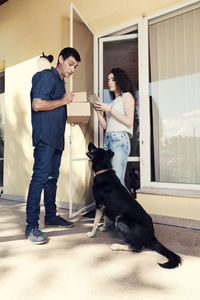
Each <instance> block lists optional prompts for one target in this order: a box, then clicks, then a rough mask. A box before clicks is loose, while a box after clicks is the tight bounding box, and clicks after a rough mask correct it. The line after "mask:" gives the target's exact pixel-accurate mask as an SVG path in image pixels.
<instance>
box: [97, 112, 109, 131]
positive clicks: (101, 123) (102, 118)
mask: <svg viewBox="0 0 200 300" xmlns="http://www.w3.org/2000/svg"><path fill="white" fill-rule="evenodd" d="M96 112H97V117H98V120H99V123H100V125H101V127H102V128H103V129H104V130H105V129H106V127H107V123H106V120H105V118H104V116H103V114H102V112H101V111H99V110H97V111H96Z"/></svg>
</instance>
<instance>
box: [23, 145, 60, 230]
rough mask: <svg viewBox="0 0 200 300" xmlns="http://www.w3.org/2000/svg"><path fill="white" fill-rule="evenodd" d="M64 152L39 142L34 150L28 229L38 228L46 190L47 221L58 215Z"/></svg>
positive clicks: (28, 206) (27, 211) (28, 204)
mask: <svg viewBox="0 0 200 300" xmlns="http://www.w3.org/2000/svg"><path fill="white" fill-rule="evenodd" d="M61 156H62V151H59V150H57V149H54V148H52V147H50V146H48V145H47V144H44V143H43V142H39V143H38V145H36V147H35V149H34V166H33V175H32V180H31V183H30V186H29V192H28V199H27V205H26V217H27V219H26V221H27V223H28V226H27V228H33V227H35V226H38V221H39V214H40V198H41V193H42V190H43V189H44V205H45V219H48V218H50V217H51V216H53V215H55V214H56V204H55V198H56V190H57V180H58V176H59V168H60V162H61Z"/></svg>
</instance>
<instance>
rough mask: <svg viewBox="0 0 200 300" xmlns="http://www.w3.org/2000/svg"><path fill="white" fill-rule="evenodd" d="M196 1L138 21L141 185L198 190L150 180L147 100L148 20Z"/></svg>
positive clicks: (182, 185)
mask: <svg viewBox="0 0 200 300" xmlns="http://www.w3.org/2000/svg"><path fill="white" fill-rule="evenodd" d="M196 2H198V1H187V2H186V3H184V4H183V3H178V4H176V5H173V6H171V7H169V8H167V9H163V10H161V11H158V12H155V13H152V14H149V15H147V16H145V17H144V18H141V19H140V21H139V22H138V45H139V46H138V53H139V90H140V120H142V122H140V158H141V159H140V170H141V172H140V183H141V188H142V187H149V188H151V187H152V188H166V189H181V190H200V185H198V184H183V183H164V182H153V181H151V155H150V154H151V148H150V147H151V143H150V141H151V134H150V101H149V34H148V25H149V21H150V20H152V19H154V18H157V17H160V16H162V15H166V14H167V13H170V12H176V11H178V10H179V9H181V8H184V7H187V6H189V5H191V4H195V3H196Z"/></svg>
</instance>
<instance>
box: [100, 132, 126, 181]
mask: <svg viewBox="0 0 200 300" xmlns="http://www.w3.org/2000/svg"><path fill="white" fill-rule="evenodd" d="M104 149H105V150H108V149H110V150H112V151H113V152H114V153H115V154H114V156H113V158H112V161H111V163H112V167H113V170H114V171H115V172H116V175H117V176H118V177H119V179H120V181H121V183H122V184H123V185H124V186H125V183H124V176H125V172H126V165H127V160H128V156H129V154H130V149H131V147H130V138H129V135H128V133H127V132H125V131H112V132H106V133H105V137H104Z"/></svg>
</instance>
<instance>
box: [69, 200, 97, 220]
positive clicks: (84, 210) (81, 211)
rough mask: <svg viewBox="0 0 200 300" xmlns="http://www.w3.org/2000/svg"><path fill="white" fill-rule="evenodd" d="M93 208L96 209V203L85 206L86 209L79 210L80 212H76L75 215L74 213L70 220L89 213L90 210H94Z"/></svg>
mask: <svg viewBox="0 0 200 300" xmlns="http://www.w3.org/2000/svg"><path fill="white" fill-rule="evenodd" d="M92 207H94V208H95V203H94V202H93V203H91V204H89V205H88V206H85V207H83V208H81V209H79V210H78V211H76V212H75V213H72V214H71V217H70V218H74V217H76V216H78V215H80V214H81V213H83V212H87V211H88V210H89V208H92Z"/></svg>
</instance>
